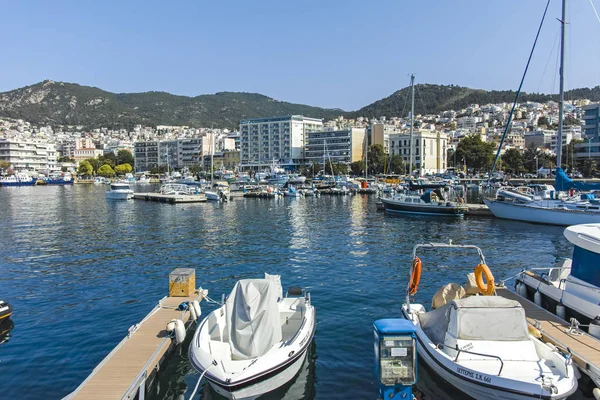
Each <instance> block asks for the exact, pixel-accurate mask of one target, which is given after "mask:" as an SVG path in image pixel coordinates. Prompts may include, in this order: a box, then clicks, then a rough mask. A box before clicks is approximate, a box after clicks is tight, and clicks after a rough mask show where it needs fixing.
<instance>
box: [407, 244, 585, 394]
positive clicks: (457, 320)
mask: <svg viewBox="0 0 600 400" xmlns="http://www.w3.org/2000/svg"><path fill="white" fill-rule="evenodd" d="M425 249H429V250H438V251H440V250H445V251H449V250H459V251H461V254H464V253H465V252H466V251H469V250H470V251H472V250H475V251H476V252H477V254H478V256H479V257H478V258H479V265H477V267H476V269H475V281H476V282H477V284H476V286H475V287H476V288H477V289H478V290H479V292H480V293H481V294H483V295H476V294H474V295H471V296H468V295H466V293H473V291H472V290H471V289H472V288H468V290H465V289H464V288H463V287H462V286H460V285H457V284H455V283H453V284H450V285H447V286H445V287H443V288H440V290H439V291H438V293H436V295H435V296H434V299H433V304H432V305H435V308H434V309H432V310H429V311H427V310H426V308H425V306H424V305H423V304H416V303H412V302H411V296H414V295H415V294H416V293H417V290H418V286H419V280H420V276H421V271H422V265H423V264H422V262H421V259H420V258H419V257H418V255H417V254H418V253H419V251H421V250H425ZM412 256H413V263H412V267H411V269H410V279H409V284H408V285H407V289H406V302H405V304H404V305H403V306H402V315H403V317H404V318H405V319H407V320H409V321H411V322H412V323H413V324H414V325H415V328H416V331H417V347H418V351H419V355H420V356H421V357H422V360H423V361H424V362H425V363H426V364H427V365H428V366H429V367H430V368H431V369H433V370H434V371H436V372H437V373H438V374H439V375H440V376H441V377H442V378H443V379H445V380H446V381H447V382H449V383H450V384H452V385H453V386H455V387H456V388H457V389H459V390H460V391H462V392H463V393H465V394H467V395H469V396H471V397H473V398H475V399H540V398H541V399H565V398H567V397H568V396H570V395H571V394H573V393H574V392H575V390H576V389H577V378H576V375H575V371H574V368H573V366H572V364H571V362H570V358H566V357H565V356H564V355H563V354H561V353H559V352H558V350H557V349H556V348H555V347H554V346H551V345H548V344H545V343H543V342H542V341H540V340H538V339H536V338H535V337H534V336H533V335H532V334H531V333H530V332H529V329H528V324H527V320H526V317H525V311H524V309H523V307H522V306H521V304H520V303H519V302H517V301H514V300H509V299H506V298H504V297H501V296H496V295H495V286H494V283H493V275H492V274H491V272H490V270H489V268H488V267H487V265H486V263H485V258H484V256H483V253H482V252H481V249H479V248H478V247H477V246H472V245H453V244H451V243H450V244H443V243H430V244H418V245H416V246H415V247H414V248H413V254H412ZM444 259H447V258H446V257H445V258H444ZM484 276H485V277H486V278H487V283H486V282H484V279H483V277H484Z"/></svg>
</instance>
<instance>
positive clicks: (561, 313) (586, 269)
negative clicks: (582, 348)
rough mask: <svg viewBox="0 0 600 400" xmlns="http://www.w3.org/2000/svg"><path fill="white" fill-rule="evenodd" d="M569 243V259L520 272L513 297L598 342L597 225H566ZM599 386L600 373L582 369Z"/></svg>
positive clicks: (599, 249)
mask: <svg viewBox="0 0 600 400" xmlns="http://www.w3.org/2000/svg"><path fill="white" fill-rule="evenodd" d="M564 235H565V237H566V238H567V240H568V241H569V242H570V243H571V244H573V246H574V250H573V258H572V259H564V260H562V261H560V262H559V264H558V265H556V266H554V267H551V268H543V267H542V268H539V267H538V268H534V269H532V270H524V271H522V272H521V273H520V274H519V276H518V277H517V281H516V284H515V289H516V291H517V294H519V295H520V296H522V297H525V298H527V299H529V300H531V301H533V302H534V303H535V304H537V305H538V306H540V307H543V308H545V309H546V310H548V311H550V312H552V313H554V314H556V315H557V316H558V317H559V318H562V319H563V320H565V321H567V322H570V323H571V324H572V325H573V327H574V328H577V329H579V327H580V326H582V327H584V328H583V329H585V330H587V331H588V333H589V334H590V335H591V336H594V337H595V338H596V339H599V340H600V224H585V225H575V226H570V227H568V228H567V229H565V231H564ZM583 372H585V373H586V374H587V375H589V376H590V378H592V380H593V381H594V383H595V384H596V386H599V387H600V370H599V369H598V368H596V367H595V366H594V365H593V364H588V368H587V369H586V370H584V371H583Z"/></svg>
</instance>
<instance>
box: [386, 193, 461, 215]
mask: <svg viewBox="0 0 600 400" xmlns="http://www.w3.org/2000/svg"><path fill="white" fill-rule="evenodd" d="M380 200H381V203H382V204H383V207H384V208H385V211H386V212H392V213H407V214H425V215H439V216H447V217H460V216H463V215H464V213H465V212H467V211H468V210H469V208H468V207H467V206H466V205H464V204H461V203H457V202H452V201H446V200H445V199H444V196H443V195H442V192H441V190H439V189H434V190H427V191H426V192H425V193H423V194H422V195H419V194H410V193H398V194H396V195H395V196H393V197H382V198H380Z"/></svg>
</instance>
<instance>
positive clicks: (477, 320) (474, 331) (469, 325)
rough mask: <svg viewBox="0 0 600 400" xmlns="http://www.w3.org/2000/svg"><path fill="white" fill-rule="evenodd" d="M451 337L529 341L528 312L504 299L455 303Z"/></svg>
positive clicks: (465, 299)
mask: <svg viewBox="0 0 600 400" xmlns="http://www.w3.org/2000/svg"><path fill="white" fill-rule="evenodd" d="M449 317H450V318H449V322H448V333H449V334H451V335H453V336H454V337H456V338H457V339H463V340H497V341H520V340H529V332H528V331H527V320H526V319H525V311H524V310H523V307H522V306H521V304H519V302H517V301H514V300H509V299H506V298H504V297H501V296H472V297H467V298H464V299H460V300H454V301H453V302H452V303H451V307H450V315H449Z"/></svg>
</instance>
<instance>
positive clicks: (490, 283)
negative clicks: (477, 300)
mask: <svg viewBox="0 0 600 400" xmlns="http://www.w3.org/2000/svg"><path fill="white" fill-rule="evenodd" d="M484 276H485V280H486V281H487V283H484V282H483V277H484ZM475 282H476V283H477V287H478V288H479V291H480V292H481V294H483V295H484V296H491V295H493V294H494V293H495V292H496V285H495V284H494V275H492V271H490V268H489V267H488V266H487V265H485V264H478V265H477V266H476V267H475Z"/></svg>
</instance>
